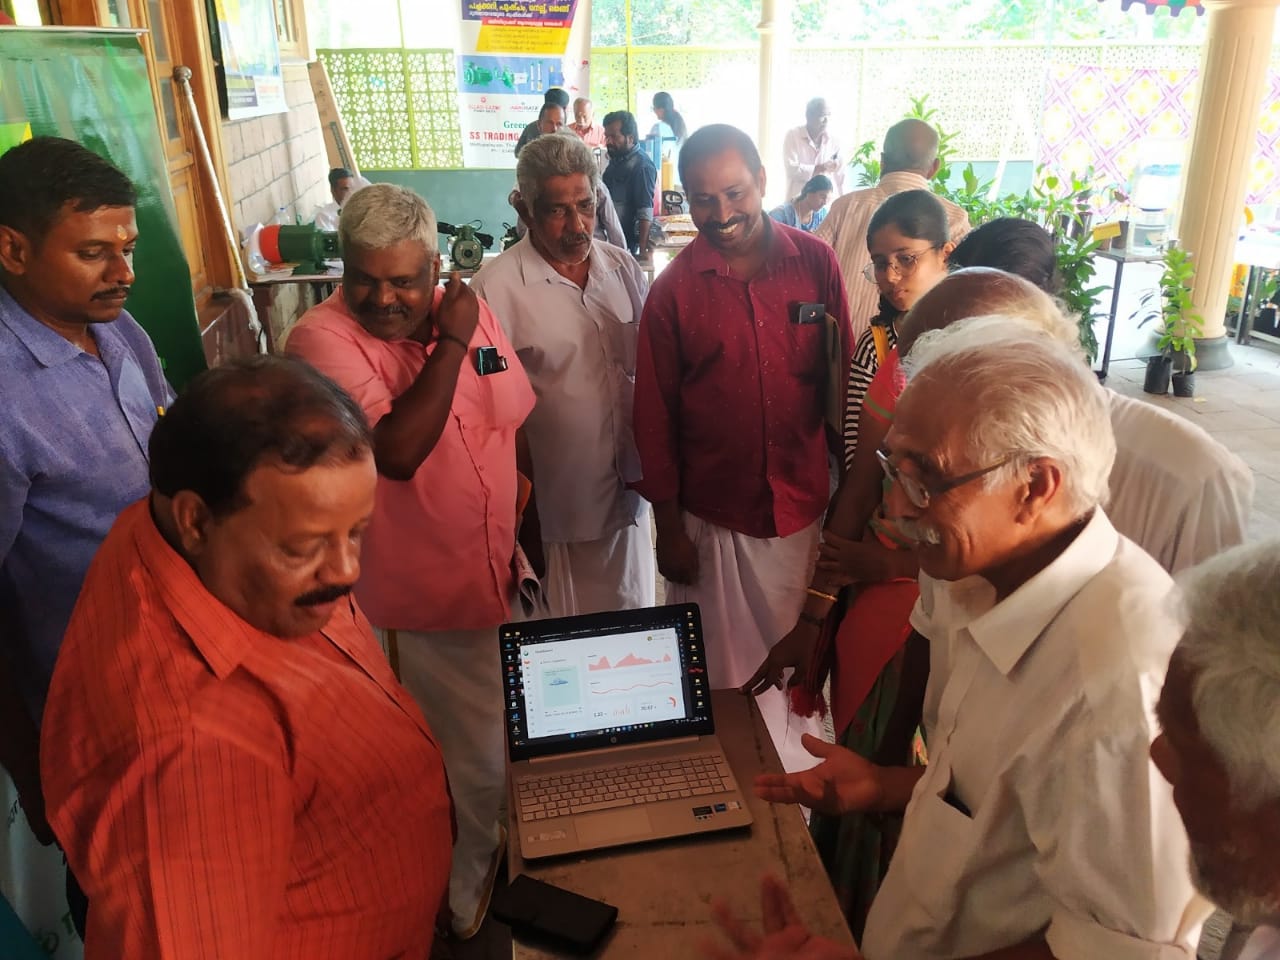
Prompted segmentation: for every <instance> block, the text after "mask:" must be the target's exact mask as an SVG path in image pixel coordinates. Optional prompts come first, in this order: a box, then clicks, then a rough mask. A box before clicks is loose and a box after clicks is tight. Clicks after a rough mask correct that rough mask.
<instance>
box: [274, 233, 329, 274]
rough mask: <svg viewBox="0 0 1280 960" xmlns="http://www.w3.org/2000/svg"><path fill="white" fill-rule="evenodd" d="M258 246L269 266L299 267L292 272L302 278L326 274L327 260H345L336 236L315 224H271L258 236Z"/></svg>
mask: <svg viewBox="0 0 1280 960" xmlns="http://www.w3.org/2000/svg"><path fill="white" fill-rule="evenodd" d="M256 245H257V248H258V252H260V253H261V254H262V257H263V259H264V260H266V261H267V263H268V264H270V265H272V266H275V265H277V264H281V263H296V264H297V266H296V267H294V268H293V272H294V273H295V274H299V275H306V274H322V273H325V272H326V271H327V269H328V267H327V265H326V264H325V261H326V260H340V259H342V247H341V246H340V245H339V243H338V235H337V233H334V232H332V231H329V230H317V229H316V227H315V224H312V223H304V224H300V225H298V226H293V225H291V224H276V223H273V224H270V225H269V226H265V227H263V228H262V229H261V230H260V231H259V232H258V235H257V238H256Z"/></svg>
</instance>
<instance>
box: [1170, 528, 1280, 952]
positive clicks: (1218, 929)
mask: <svg viewBox="0 0 1280 960" xmlns="http://www.w3.org/2000/svg"><path fill="white" fill-rule="evenodd" d="M1278 583H1280V541H1277V540H1271V541H1268V542H1266V543H1256V544H1250V545H1248V546H1244V547H1238V548H1236V549H1234V550H1230V551H1228V552H1226V553H1224V554H1221V555H1220V556H1218V557H1215V558H1214V559H1213V560H1210V561H1209V562H1208V563H1205V564H1203V565H1201V566H1199V567H1196V568H1195V569H1194V570H1192V571H1190V572H1189V573H1188V574H1187V576H1186V577H1185V578H1184V579H1183V581H1182V584H1181V586H1182V587H1183V592H1184V607H1185V609H1186V621H1187V622H1186V627H1185V630H1184V633H1183V635H1182V640H1181V641H1180V642H1179V643H1178V647H1177V649H1176V650H1175V651H1174V654H1173V661H1172V662H1171V663H1170V665H1169V675H1168V677H1167V678H1166V679H1165V683H1164V690H1163V691H1162V692H1161V694H1160V702H1159V703H1158V704H1157V706H1156V715H1157V716H1158V717H1159V720H1160V727H1161V734H1160V736H1159V737H1157V738H1156V741H1155V743H1153V744H1152V745H1151V758H1152V759H1153V760H1154V761H1155V763H1156V766H1157V767H1159V768H1160V772H1161V773H1163V774H1164V776H1165V778H1166V779H1167V780H1168V781H1169V782H1170V783H1171V784H1172V785H1173V799H1174V802H1175V803H1176V804H1177V805H1178V812H1179V813H1180V814H1181V815H1182V822H1183V823H1184V824H1185V825H1186V828H1187V834H1188V836H1189V838H1190V842H1191V873H1192V879H1193V881H1194V882H1195V885H1196V887H1197V888H1199V890H1200V892H1201V893H1203V894H1204V895H1205V896H1206V897H1208V898H1209V899H1210V900H1212V901H1213V902H1214V903H1215V904H1217V906H1218V907H1219V911H1218V912H1217V913H1216V914H1214V915H1213V916H1212V917H1210V918H1209V920H1208V921H1207V922H1206V923H1205V926H1204V932H1203V933H1202V934H1201V938H1200V949H1199V951H1198V953H1197V956H1198V957H1201V958H1203V960H1277V958H1280V860H1277V858H1276V851H1277V850H1278V849H1280V750H1277V747H1278V746H1280V594H1277V592H1276V585H1277V584H1278Z"/></svg>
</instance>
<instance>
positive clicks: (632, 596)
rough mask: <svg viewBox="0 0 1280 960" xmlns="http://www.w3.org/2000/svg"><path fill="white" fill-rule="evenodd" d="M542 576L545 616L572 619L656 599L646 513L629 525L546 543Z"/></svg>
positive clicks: (630, 606)
mask: <svg viewBox="0 0 1280 960" xmlns="http://www.w3.org/2000/svg"><path fill="white" fill-rule="evenodd" d="M543 553H544V554H545V556H546V559H547V575H546V577H544V578H543V594H544V596H545V597H546V601H547V609H548V615H549V616H552V617H570V616H574V615H575V614H579V613H600V612H602V611H606V610H635V609H638V608H640V607H652V606H653V605H654V604H655V603H656V602H657V589H658V573H657V567H656V564H655V563H654V559H653V534H652V531H651V530H650V527H649V511H648V510H647V509H646V510H645V511H644V515H643V516H641V517H640V518H639V521H638V522H637V523H635V524H633V525H632V526H629V527H623V528H622V529H621V530H619V531H618V532H617V533H615V534H612V535H610V536H608V537H603V538H602V539H600V540H590V541H587V542H585V543H544V544H543Z"/></svg>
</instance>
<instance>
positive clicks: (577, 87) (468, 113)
mask: <svg viewBox="0 0 1280 960" xmlns="http://www.w3.org/2000/svg"><path fill="white" fill-rule="evenodd" d="M461 4H462V34H461V42H460V44H459V47H458V101H459V102H458V108H459V109H458V112H459V114H460V119H461V125H462V161H463V165H464V166H466V167H469V168H475V167H480V168H490V169H495V168H496V169H502V168H512V167H515V165H516V155H515V149H516V142H517V141H518V140H519V139H520V134H521V132H523V130H524V128H525V127H526V126H528V125H529V124H530V123H532V122H533V121H535V120H537V119H538V111H539V110H541V109H542V102H543V96H544V95H545V94H546V92H547V90H548V89H549V88H551V87H563V88H564V89H566V90H568V91H569V96H570V97H579V96H587V79H588V74H589V66H590V50H591V0H461ZM566 119H568V120H572V119H573V117H572V115H570V116H568V117H567V118H566Z"/></svg>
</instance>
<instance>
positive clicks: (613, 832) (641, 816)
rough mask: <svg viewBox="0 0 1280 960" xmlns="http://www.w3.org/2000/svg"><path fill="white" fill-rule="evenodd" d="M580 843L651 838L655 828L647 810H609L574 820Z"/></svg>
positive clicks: (580, 815) (581, 816) (587, 814)
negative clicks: (650, 821)
mask: <svg viewBox="0 0 1280 960" xmlns="http://www.w3.org/2000/svg"><path fill="white" fill-rule="evenodd" d="M573 826H574V829H575V830H577V831H578V841H579V842H580V843H608V842H610V841H614V840H625V839H626V838H628V837H645V836H649V835H650V834H651V833H652V831H653V828H652V826H651V825H650V823H649V813H648V811H646V810H608V811H604V810H602V811H600V812H599V813H584V814H579V815H578V816H576V817H574V818H573Z"/></svg>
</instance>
